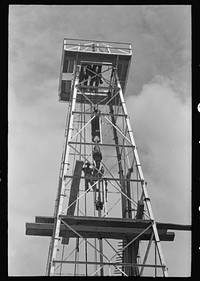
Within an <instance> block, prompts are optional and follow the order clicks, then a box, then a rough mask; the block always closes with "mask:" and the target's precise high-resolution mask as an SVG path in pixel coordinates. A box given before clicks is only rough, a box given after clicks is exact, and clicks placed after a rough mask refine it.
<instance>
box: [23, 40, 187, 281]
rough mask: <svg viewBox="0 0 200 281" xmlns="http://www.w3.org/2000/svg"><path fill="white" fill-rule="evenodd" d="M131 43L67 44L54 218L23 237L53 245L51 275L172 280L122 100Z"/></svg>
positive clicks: (38, 221) (38, 222)
mask: <svg viewBox="0 0 200 281" xmlns="http://www.w3.org/2000/svg"><path fill="white" fill-rule="evenodd" d="M131 57H132V50H131V45H130V44H128V43H117V42H103V41H101V42H100V41H90V40H75V39H64V44H63V54H62V61H61V71H60V85H59V101H60V102H67V103H68V113H67V118H66V127H65V140H64V146H63V153H62V159H61V166H60V173H59V181H58V191H57V197H56V200H55V208H54V215H53V217H44V216H36V218H35V223H26V234H27V235H36V236H49V237H51V240H50V246H49V252H48V259H47V267H46V275H55V276H56V275H60V276H63V275H68V276H69V275H74V276H81V275H83V276H107V275H109V276H112V275H122V276H165V277H167V276H168V270H167V265H166V263H165V259H164V255H163V252H162V248H161V241H173V240H174V237H175V234H174V232H171V231H168V230H170V229H182V230H189V229H190V227H189V226H180V225H174V224H167V223H158V222H156V221H155V219H154V216H153V212H152V207H151V202H150V198H149V195H148V192H147V183H146V181H145V179H144V175H143V172H142V167H141V163H140V160H139V156H138V152H137V147H136V144H135V140H134V137H133V132H132V129H131V124H130V119H129V116H128V113H127V109H126V104H125V99H124V93H125V88H126V83H127V78H128V71H129V67H130V63H131Z"/></svg>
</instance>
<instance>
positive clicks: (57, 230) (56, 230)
mask: <svg viewBox="0 0 200 281" xmlns="http://www.w3.org/2000/svg"><path fill="white" fill-rule="evenodd" d="M78 82H79V66H77V69H76V76H75V83H74V87H73V93H72V105H71V112H70V114H69V116H68V117H69V123H68V124H69V131H68V135H67V141H66V151H65V155H64V168H63V176H62V183H61V190H60V194H59V195H58V197H59V200H58V203H57V204H58V206H57V214H56V216H55V223H54V230H53V236H52V245H51V247H52V249H51V254H50V259H49V263H50V264H49V271H48V275H51V276H52V275H54V271H55V263H54V260H55V259H56V255H57V249H58V242H59V240H60V238H59V233H60V225H61V220H60V217H59V216H60V215H61V214H62V208H63V201H64V197H65V194H64V190H65V185H66V179H65V176H66V175H67V168H68V165H69V163H68V159H69V145H68V143H69V141H70V139H71V136H72V131H73V118H74V115H73V114H72V112H73V111H74V109H75V104H76V96H77V87H76V85H78Z"/></svg>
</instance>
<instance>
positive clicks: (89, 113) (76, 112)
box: [72, 111, 128, 117]
mask: <svg viewBox="0 0 200 281" xmlns="http://www.w3.org/2000/svg"><path fill="white" fill-rule="evenodd" d="M72 114H82V115H85V114H86V115H87V114H88V115H92V114H93V112H87V111H73V112H72ZM98 115H99V116H101V115H102V116H115V117H127V116H128V115H126V114H112V113H103V112H100V113H99V114H98Z"/></svg>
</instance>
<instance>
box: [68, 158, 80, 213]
mask: <svg viewBox="0 0 200 281" xmlns="http://www.w3.org/2000/svg"><path fill="white" fill-rule="evenodd" d="M82 168H83V161H78V160H77V161H76V165H75V169H74V175H73V179H72V184H71V189H70V195H69V203H68V206H70V205H71V204H72V205H71V206H70V207H69V209H68V210H67V215H74V211H75V207H76V202H75V201H76V199H77V197H78V192H79V185H80V177H81V172H82ZM73 202H74V204H73Z"/></svg>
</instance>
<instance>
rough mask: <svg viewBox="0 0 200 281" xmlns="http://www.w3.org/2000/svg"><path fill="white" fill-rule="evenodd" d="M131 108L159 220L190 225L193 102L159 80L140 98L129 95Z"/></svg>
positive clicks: (165, 80) (143, 92)
mask: <svg viewBox="0 0 200 281" xmlns="http://www.w3.org/2000/svg"><path fill="white" fill-rule="evenodd" d="M130 105H131V107H130ZM127 106H128V112H129V113H130V117H131V121H132V129H133V132H134V134H135V138H136V144H137V147H138V150H139V155H141V162H142V164H143V168H144V173H145V174H146V176H147V178H148V180H149V192H150V193H151V194H152V196H153V199H154V200H153V202H154V203H155V210H159V211H156V214H157V215H158V219H161V220H163V218H165V219H167V220H168V221H171V222H172V221H174V222H175V221H176V222H177V223H189V222H190V209H189V208H190V207H189V206H190V200H191V196H190V194H191V186H190V177H191V171H190V169H191V163H190V154H191V143H190V139H191V117H190V101H189V100H187V102H185V103H183V102H182V101H181V100H180V99H179V97H178V95H177V93H176V92H174V90H173V88H172V87H171V86H170V81H169V80H167V79H165V78H163V77H157V78H156V79H154V80H152V81H151V82H150V83H149V84H146V85H144V86H143V89H142V92H141V94H140V95H139V96H137V97H135V96H128V97H127ZM177 198H179V200H181V202H182V204H183V205H184V209H183V208H182V204H181V205H180V204H177ZM175 213H176V216H175V215H174V214H175ZM177 220H178V221H177Z"/></svg>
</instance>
